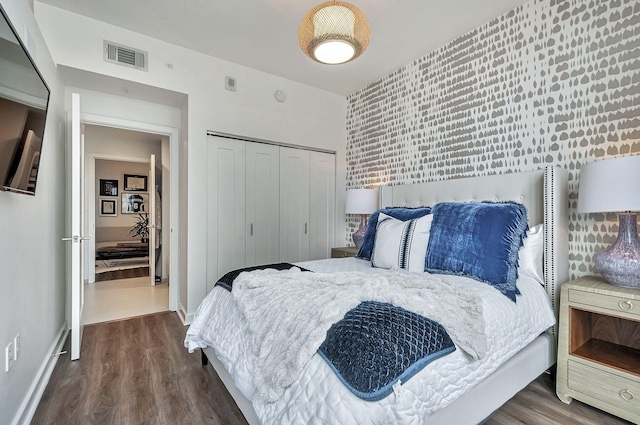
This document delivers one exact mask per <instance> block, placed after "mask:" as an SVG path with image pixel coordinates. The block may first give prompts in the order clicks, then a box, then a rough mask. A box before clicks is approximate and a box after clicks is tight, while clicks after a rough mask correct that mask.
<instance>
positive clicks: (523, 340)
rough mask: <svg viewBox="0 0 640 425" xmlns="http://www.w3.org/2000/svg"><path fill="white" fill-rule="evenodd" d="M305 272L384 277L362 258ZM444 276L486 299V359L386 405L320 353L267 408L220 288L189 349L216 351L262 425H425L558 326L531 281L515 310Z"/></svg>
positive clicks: (244, 334) (402, 392) (459, 366)
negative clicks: (363, 395) (363, 394)
mask: <svg viewBox="0 0 640 425" xmlns="http://www.w3.org/2000/svg"><path fill="white" fill-rule="evenodd" d="M298 265H300V266H302V267H305V268H307V269H310V270H313V271H316V272H334V271H361V272H364V273H376V272H378V271H379V269H375V268H372V267H371V266H370V263H369V262H368V261H363V260H359V259H356V258H345V259H330V260H318V261H310V262H305V263H299V264H298ZM440 277H442V278H443V279H444V280H445V281H449V280H452V281H455V282H456V283H457V284H459V285H463V286H465V287H468V288H469V289H472V290H473V291H475V292H477V293H479V294H481V296H482V299H483V315H484V319H485V322H486V324H485V326H486V329H485V330H486V335H487V340H488V344H487V345H488V350H487V354H486V355H485V356H484V357H483V358H482V359H480V360H472V359H471V358H470V357H469V356H468V355H467V354H465V353H464V352H463V350H460V349H458V350H456V351H455V352H453V353H451V354H449V355H447V356H444V357H443V358H440V359H438V360H436V361H434V362H432V363H431V364H430V365H428V366H427V367H425V368H424V369H423V370H421V371H420V372H419V373H418V374H416V375H415V376H414V377H412V378H411V379H410V380H409V381H407V382H405V383H403V384H402V385H396V388H395V391H394V393H393V394H391V395H389V396H388V397H386V398H384V399H382V400H380V401H376V402H368V401H363V400H361V399H359V398H358V397H356V396H355V395H353V394H352V393H351V392H350V391H349V390H348V389H347V388H346V387H345V386H344V385H343V384H342V383H341V382H340V380H339V379H338V378H337V377H336V376H335V374H334V373H333V372H332V371H331V369H330V368H329V366H328V365H327V364H326V362H325V361H324V360H323V359H322V358H321V357H320V356H319V355H317V354H316V355H314V356H313V357H312V358H311V360H310V361H309V363H308V364H307V365H306V367H305V368H304V369H303V370H302V374H301V376H300V378H299V379H298V380H297V381H296V382H294V383H293V384H292V385H291V386H289V387H288V388H287V389H286V390H285V392H284V394H283V396H282V397H281V398H279V399H278V400H277V401H275V402H265V401H264V400H263V399H262V398H261V397H257V396H255V395H256V393H255V386H254V383H253V362H254V360H255V358H254V356H253V354H252V352H253V351H252V350H251V349H250V347H249V343H250V337H249V333H248V330H247V325H246V322H245V319H244V317H243V315H242V313H240V311H239V310H238V308H237V306H236V302H235V299H234V298H233V296H232V294H231V293H229V292H228V291H227V290H225V289H223V288H219V287H216V288H214V289H213V290H212V291H211V293H210V294H209V295H208V296H207V297H206V298H205V300H204V301H203V302H202V304H201V305H200V307H199V309H198V312H197V313H196V316H195V318H194V321H193V323H192V325H191V327H190V328H189V330H188V332H187V337H186V339H185V346H187V348H188V349H189V350H190V351H193V350H194V349H196V348H202V347H206V346H212V347H213V348H214V349H215V350H216V353H217V355H218V358H219V359H220V361H221V362H222V364H223V365H224V366H225V368H226V369H227V370H228V371H229V373H230V375H231V376H232V378H233V379H234V382H235V384H236V386H237V387H238V389H239V390H240V391H241V392H242V393H243V394H244V395H245V397H247V398H248V399H249V400H252V402H253V405H254V408H255V410H256V413H257V415H258V417H259V418H260V420H261V422H262V423H263V424H287V423H304V424H327V423H341V424H350V423H353V424H355V423H357V424H390V423H393V424H418V423H421V422H422V421H424V420H425V419H426V418H427V417H428V416H429V415H430V414H431V413H433V412H434V411H436V410H438V409H441V408H442V407H444V406H446V405H448V404H449V403H451V402H452V401H454V400H455V399H457V398H458V397H459V396H461V395H462V394H464V393H465V392H466V391H467V390H469V389H470V388H472V387H473V386H474V385H475V384H477V383H478V382H480V381H481V380H482V379H483V378H484V377H486V376H487V375H489V374H491V373H492V372H493V371H494V370H495V369H497V368H498V367H499V366H500V365H501V364H502V363H503V362H504V361H506V360H507V359H509V358H510V357H511V356H512V355H513V354H515V353H516V352H517V351H519V350H520V349H522V348H523V347H525V346H526V345H527V344H529V343H530V342H531V341H532V340H533V339H535V338H536V337H537V336H538V335H539V334H540V333H542V332H544V331H545V330H546V329H547V328H549V327H550V326H552V325H553V324H554V323H555V318H554V315H553V311H552V309H551V304H550V301H549V298H548V296H547V295H546V293H545V291H544V289H543V288H542V287H541V286H540V284H539V283H538V282H536V281H535V280H534V279H532V278H529V277H527V276H524V275H523V276H522V277H521V278H520V279H519V280H518V288H519V289H520V291H521V292H522V295H521V296H519V297H518V300H517V303H516V304H514V303H513V302H511V301H510V300H509V299H507V297H505V296H504V295H502V294H501V293H499V292H498V291H497V290H495V289H493V288H492V287H491V286H489V285H487V284H484V283H480V282H477V281H475V280H472V279H469V278H464V277H459V276H444V275H443V276H440ZM505 324H508V326H505Z"/></svg>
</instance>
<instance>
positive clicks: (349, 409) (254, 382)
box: [185, 167, 568, 424]
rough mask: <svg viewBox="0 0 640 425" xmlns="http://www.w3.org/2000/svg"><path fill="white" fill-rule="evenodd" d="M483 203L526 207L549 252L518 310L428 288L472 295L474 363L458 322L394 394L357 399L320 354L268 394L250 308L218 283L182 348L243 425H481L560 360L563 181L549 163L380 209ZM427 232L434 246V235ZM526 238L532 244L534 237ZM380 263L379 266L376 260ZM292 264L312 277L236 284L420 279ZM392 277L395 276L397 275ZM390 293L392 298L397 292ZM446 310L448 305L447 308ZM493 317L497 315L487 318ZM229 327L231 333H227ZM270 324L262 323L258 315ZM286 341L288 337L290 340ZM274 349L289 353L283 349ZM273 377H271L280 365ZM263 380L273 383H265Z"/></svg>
mask: <svg viewBox="0 0 640 425" xmlns="http://www.w3.org/2000/svg"><path fill="white" fill-rule="evenodd" d="M478 201H491V202H496V201H497V202H498V203H501V202H505V201H511V202H512V203H517V204H519V205H523V206H524V207H526V211H527V219H528V224H529V226H530V227H531V228H532V229H534V228H542V229H544V232H543V233H541V237H540V241H541V242H540V244H541V246H542V251H543V252H544V256H543V260H539V259H538V261H543V262H544V273H543V274H542V276H540V277H539V278H537V279H536V278H533V277H531V276H529V275H528V274H523V273H522V272H521V273H520V275H519V277H518V278H517V281H516V284H517V290H518V291H519V292H521V294H520V295H518V296H517V297H516V299H517V302H513V301H512V300H511V299H509V297H508V296H505V294H506V293H507V292H509V291H508V290H506V289H505V290H502V289H501V290H500V291H496V290H495V289H496V288H495V287H492V286H491V285H487V284H486V283H484V282H479V281H478V280H477V279H471V278H469V277H466V276H460V275H458V274H455V273H454V274H446V275H440V274H436V276H437V278H436V279H435V280H434V282H433V285H436V288H438V291H441V292H442V294H443V300H444V299H445V298H447V297H446V296H444V295H446V294H444V290H443V288H445V287H444V286H437V285H441V283H445V284H446V287H447V288H454V289H455V291H457V292H458V293H464V294H469V293H473V294H474V296H476V297H477V298H478V299H480V301H479V303H480V304H481V305H482V310H481V315H482V321H483V322H484V323H485V325H486V327H485V329H484V332H485V333H486V334H484V333H483V335H482V336H483V337H482V338H480V340H486V343H487V346H486V347H484V349H485V351H486V352H487V353H488V354H487V353H483V354H482V355H480V356H475V357H479V358H474V356H473V355H472V354H473V352H474V350H475V349H477V348H478V345H474V344H475V342H473V343H469V344H467V342H468V340H467V339H465V335H468V334H465V333H464V332H458V329H457V328H456V326H457V325H455V324H454V325H452V324H451V323H450V322H449V321H448V319H446V318H445V317H443V318H442V321H443V322H444V323H446V326H445V328H446V330H447V331H449V333H450V334H452V338H451V339H453V340H455V344H454V346H455V348H456V349H455V350H454V351H452V352H448V353H446V354H445V355H442V356H441V357H437V356H436V358H435V359H434V360H433V361H431V362H430V363H428V364H426V365H425V366H423V367H422V368H420V369H419V370H418V371H417V372H412V374H409V375H405V377H406V378H407V379H406V380H404V381H403V380H399V381H395V382H392V383H390V384H389V385H387V386H386V387H385V388H387V390H389V392H387V393H385V394H386V395H383V396H381V397H380V398H378V399H370V400H363V399H362V398H360V397H359V396H358V395H357V394H355V393H354V392H352V391H350V390H349V389H348V388H347V385H345V384H344V381H343V380H341V379H340V377H339V374H337V373H334V368H332V367H331V366H330V362H329V361H325V360H326V359H325V358H324V357H323V356H322V355H320V354H314V355H312V356H311V358H310V359H309V360H308V361H307V362H305V364H304V365H303V366H302V370H301V371H300V372H299V373H300V374H299V375H295V380H293V381H292V382H288V381H287V382H286V384H285V385H284V386H283V388H281V389H279V391H278V392H276V393H273V394H271V393H269V391H268V388H269V387H267V390H265V389H264V386H263V385H262V384H263V382H262V381H261V380H259V379H257V378H256V377H259V376H262V374H265V373H266V374H267V375H268V374H269V371H267V372H265V371H264V370H263V369H264V368H262V367H258V366H262V365H259V364H258V362H257V361H256V353H254V351H253V349H252V348H251V344H252V343H253V342H254V341H256V339H255V335H254V336H253V337H250V336H249V333H248V329H249V326H251V327H252V330H253V329H254V328H255V325H254V324H253V323H255V320H254V322H251V323H248V322H247V320H246V318H245V314H246V315H247V317H249V314H250V311H249V310H248V309H247V308H246V306H245V308H244V310H242V311H241V309H240V308H239V306H240V305H242V303H241V299H240V298H238V297H235V298H234V296H232V292H230V291H229V290H228V288H227V289H225V288H224V287H223V285H217V286H216V287H214V289H213V290H212V291H211V293H210V294H209V295H208V296H207V297H206V298H205V300H204V301H203V303H202V304H201V306H200V308H199V309H198V312H197V313H196V316H195V318H194V321H193V322H192V325H191V327H190V328H189V330H188V332H187V337H186V339H185V346H187V348H188V349H189V350H191V351H192V350H194V349H197V348H201V349H202V350H203V353H204V354H205V355H206V358H208V359H209V361H210V362H211V365H212V366H213V368H214V369H215V371H216V372H217V373H218V375H219V376H220V378H221V380H222V381H223V383H224V384H225V386H226V387H227V389H228V390H229V392H230V394H231V395H232V396H233V398H234V399H235V401H236V403H237V404H238V407H239V408H240V410H241V411H242V412H243V414H244V415H245V418H246V419H247V421H248V422H249V423H250V424H259V423H362V424H364V423H372V424H373V423H376V424H378V423H380V424H382V423H407V424H412V423H428V424H451V423H457V424H474V423H481V422H482V421H483V420H485V419H486V418H487V417H488V416H490V415H491V413H492V412H493V411H495V410H496V409H497V408H499V407H500V406H501V405H502V404H504V403H505V402H506V401H507V400H508V399H510V398H511V397H512V396H513V395H515V394H516V393H517V392H518V391H520V390H521V389H522V388H524V387H525V386H526V385H527V384H528V383H530V382H531V381H533V380H534V379H536V378H537V377H538V376H539V375H540V374H542V373H544V372H545V371H547V370H548V369H549V368H550V367H551V366H553V364H554V363H555V358H556V339H555V318H557V309H558V305H559V299H558V298H559V285H560V284H561V283H563V282H565V281H567V280H568V259H567V253H568V237H567V234H568V213H567V208H568V199H567V173H566V171H565V170H562V169H558V168H554V167H546V168H545V169H544V170H537V171H531V172H525V173H516V174H505V175H493V176H484V177H477V178H461V179H454V180H448V181H439V182H431V183H420V184H413V185H403V186H389V187H383V188H381V190H380V202H381V203H380V205H381V206H384V207H410V208H415V207H420V206H434V210H435V209H436V207H435V206H436V205H438V204H439V205H441V206H442V207H441V208H440V207H439V209H438V211H446V208H449V207H451V208H458V206H457V204H465V205H463V207H466V206H467V205H466V204H470V203H475V202H478ZM452 203H455V205H454V204H452ZM445 206H446V208H445ZM482 207H484V205H482ZM380 217H385V216H383V215H380ZM438 217H443V215H442V214H440V215H438V214H436V212H434V213H433V219H432V220H433V221H434V224H433V226H435V230H434V227H431V232H434V233H437V231H438V230H439V229H441V228H442V225H441V224H440V223H438V224H437V225H436V223H435V222H436V221H437V220H440V219H439V218H438ZM417 220H418V219H417ZM382 222H383V223H384V225H385V226H386V225H387V224H394V223H396V222H395V221H393V220H390V219H389V220H387V218H386V217H385V218H384V219H383V220H382ZM416 222H417V223H418V222H421V221H420V220H418V221H416ZM538 225H539V226H538ZM381 226H382V225H381V224H378V226H377V229H381V228H382V227H381ZM534 226H535V227H534ZM379 232H380V231H379ZM434 233H432V236H431V238H432V239H433V238H435V237H434V236H433V235H434ZM380 234H381V232H380ZM527 239H530V240H533V238H532V237H531V238H529V237H528V238H527ZM527 239H525V243H526V241H527ZM429 243H431V242H429ZM430 248H431V246H430ZM378 250H380V252H382V249H381V248H376V252H377V251H378ZM516 250H517V249H516ZM434 251H436V250H435V249H434ZM542 251H541V252H542ZM374 254H375V252H374ZM376 255H377V254H376ZM427 255H430V254H429V253H428V254H427ZM379 258H383V257H382V254H380V257H379ZM374 261H378V260H377V259H374ZM380 261H381V262H384V261H382V260H380ZM427 263H428V261H427ZM431 265H432V266H433V264H431ZM296 266H298V267H300V268H302V269H306V270H310V271H312V272H313V273H307V272H300V270H299V269H291V270H289V271H284V272H274V271H269V270H267V271H258V272H254V273H243V274H242V275H240V276H241V278H239V279H244V280H246V279H249V278H251V279H253V276H257V275H259V274H260V273H263V274H268V273H274V274H273V275H272V276H267V277H268V278H270V279H273V281H274V282H276V281H277V280H278V279H284V280H283V282H284V281H286V279H287V278H289V277H288V276H287V273H288V274H290V275H293V274H295V273H298V274H299V275H305V276H308V277H309V279H312V280H314V282H316V281H318V279H320V280H321V279H325V277H324V276H325V275H330V274H332V275H335V276H341V277H343V278H347V277H349V278H351V277H352V276H356V274H357V276H361V277H358V278H359V279H362V281H363V282H364V281H366V282H367V285H369V284H370V283H369V280H372V281H375V280H376V279H379V278H380V277H382V278H383V279H388V280H385V282H392V281H393V282H396V281H398V279H402V282H411V281H413V279H414V278H415V279H419V278H420V277H417V276H414V275H419V273H413V274H411V273H409V274H404V275H402V273H407V272H404V271H399V270H396V269H395V268H394V267H391V270H386V269H382V268H380V269H379V268H374V267H371V262H370V261H366V260H363V259H356V258H347V259H330V260H319V261H312V262H304V263H297V264H296ZM519 267H522V265H520V266H519ZM519 270H521V269H519ZM398 274H400V275H401V278H398ZM422 274H423V275H427V274H428V273H422ZM409 275H411V276H410V278H409ZM297 276H298V275H296V279H297ZM326 279H329V277H326ZM394 279H395V280H394ZM244 283H245V282H244V281H243V282H240V284H238V285H240V286H238V288H240V289H238V290H237V291H236V286H234V291H236V292H237V293H242V292H243V291H244V289H241V288H246V287H251V284H248V285H247V286H242V285H243V284H244ZM314 284H317V282H316V283H314ZM403 284H404V283H403ZM234 285H236V284H235V283H234ZM260 285H262V283H261V284H260ZM258 286H259V285H258ZM409 286H410V285H409ZM376 288H378V287H376ZM392 288H394V287H392ZM294 289H295V288H294ZM503 289H504V288H503ZM410 290H413V289H412V288H410ZM382 292H384V291H380V290H379V289H376V290H375V291H374V293H375V294H380V293H382ZM392 292H393V294H398V293H399V291H395V290H394V291H392ZM436 292H437V291H436ZM267 294H269V293H267ZM377 296H378V295H376V297H377ZM380 296H382V295H380ZM393 296H394V297H395V296H396V295H393ZM412 297H413V296H412ZM412 297H409V298H410V299H408V300H400V301H399V303H400V304H402V303H403V302H406V303H408V304H411V302H412V300H414V298H412ZM514 297H515V296H514ZM339 298H340V299H343V298H348V297H343V296H340V297H339ZM376 299H377V298H376ZM474 299H475V298H474ZM379 301H384V300H379ZM464 302H467V301H464ZM468 302H470V303H472V302H477V301H474V300H470V301H468ZM460 303H461V304H460V305H462V306H465V308H464V309H461V310H465V311H466V310H469V311H472V310H473V308H466V305H467V304H464V303H463V301H460ZM336 304H341V303H336ZM408 304H407V305H408ZM442 304H444V305H446V304H447V303H446V302H445V301H442ZM402 305H404V304H402ZM468 305H470V306H472V305H475V304H468ZM491 306H497V308H495V311H496V312H497V313H493V310H491V309H492V308H494V307H491ZM257 307H260V306H257ZM417 308H418V309H419V308H420V307H417ZM243 312H244V313H243ZM340 314H342V313H340ZM494 314H496V317H493V315H494ZM503 314H504V315H505V316H502V315H503ZM507 314H510V316H509V315H507ZM439 317H440V316H439ZM476 318H477V317H476ZM525 320H532V321H533V322H535V323H533V324H532V322H529V321H525ZM501 321H504V322H509V323H512V322H513V323H515V326H514V327H509V329H507V328H506V327H505V328H502V327H501V326H502V324H501ZM469 322H470V323H474V325H473V326H475V325H476V324H477V323H476V322H474V321H469ZM229 323H231V324H233V326H231V327H229V326H225V325H227V324H229ZM266 323H269V322H268V320H266V317H265V324H266ZM511 328H512V329H511ZM524 328H528V329H529V328H530V329H532V330H533V333H531V334H529V335H525V334H524V332H523V329H524ZM321 329H323V328H321ZM331 329H333V326H332V327H331ZM451 329H453V331H451ZM536 329H537V330H536ZM327 335H329V333H327ZM461 335H462V336H461ZM285 341H286V339H285ZM291 342H295V341H289V343H291ZM294 345H295V344H294ZM281 346H284V345H282V343H281ZM261 347H263V345H262V343H261ZM323 347H324V345H323ZM287 349H288V346H287ZM271 351H273V350H271ZM318 351H319V352H320V350H318ZM476 354H477V353H476ZM257 355H259V356H260V361H263V360H264V359H265V358H263V357H262V351H260V352H259V353H258V354H257ZM267 359H268V360H272V359H270V358H267ZM267 364H268V362H267ZM256 365H258V366H256ZM274 369H278V366H276V367H274ZM267 378H269V379H270V377H269V376H267ZM278 379H280V378H278ZM267 381H268V379H267ZM391 384H393V385H391Z"/></svg>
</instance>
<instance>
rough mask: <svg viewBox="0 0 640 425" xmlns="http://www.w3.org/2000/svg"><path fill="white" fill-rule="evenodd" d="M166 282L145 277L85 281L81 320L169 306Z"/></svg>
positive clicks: (102, 319)
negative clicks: (157, 281)
mask: <svg viewBox="0 0 640 425" xmlns="http://www.w3.org/2000/svg"><path fill="white" fill-rule="evenodd" d="M168 306H169V284H168V283H158V284H156V286H151V285H150V284H149V278H148V277H136V278H130V279H120V280H109V281H104V282H96V283H86V284H85V293H84V320H83V322H84V324H85V325H90V324H94V323H101V322H108V321H112V320H120V319H125V318H129V317H135V316H142V315H146V314H152V313H158V312H162V311H168V310H169V307H168Z"/></svg>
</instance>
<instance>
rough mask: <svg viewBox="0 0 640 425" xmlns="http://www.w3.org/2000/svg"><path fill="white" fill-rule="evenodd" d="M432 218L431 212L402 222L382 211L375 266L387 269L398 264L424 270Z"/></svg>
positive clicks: (374, 254)
mask: <svg viewBox="0 0 640 425" xmlns="http://www.w3.org/2000/svg"><path fill="white" fill-rule="evenodd" d="M432 220H433V215H431V214H428V215H425V216H424V217H420V218H416V219H412V220H407V221H402V220H398V219H396V218H393V217H391V216H388V215H386V214H384V213H380V215H379V217H378V226H377V228H376V236H375V239H374V243H373V252H372V254H371V265H372V266H373V267H380V268H383V269H390V268H392V267H398V268H401V269H405V270H409V271H411V272H424V262H425V256H426V254H427V245H428V244H429V232H430V230H431V221H432Z"/></svg>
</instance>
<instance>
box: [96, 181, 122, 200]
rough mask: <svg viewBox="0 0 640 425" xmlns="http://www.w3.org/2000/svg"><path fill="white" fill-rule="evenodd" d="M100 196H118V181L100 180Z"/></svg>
mask: <svg viewBox="0 0 640 425" xmlns="http://www.w3.org/2000/svg"><path fill="white" fill-rule="evenodd" d="M100 196H118V180H109V179H100Z"/></svg>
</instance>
